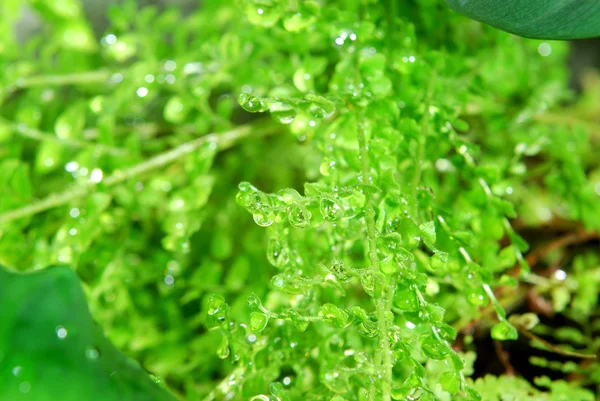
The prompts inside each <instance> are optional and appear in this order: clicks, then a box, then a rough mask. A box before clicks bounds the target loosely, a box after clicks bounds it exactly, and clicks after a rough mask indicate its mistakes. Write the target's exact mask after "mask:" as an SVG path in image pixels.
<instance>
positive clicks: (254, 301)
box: [248, 294, 262, 310]
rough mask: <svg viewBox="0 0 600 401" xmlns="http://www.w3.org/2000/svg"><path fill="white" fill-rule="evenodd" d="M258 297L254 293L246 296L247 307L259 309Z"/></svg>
mask: <svg viewBox="0 0 600 401" xmlns="http://www.w3.org/2000/svg"><path fill="white" fill-rule="evenodd" d="M261 305H262V304H261V302H260V299H259V298H258V297H257V296H256V295H255V294H251V295H249V296H248V307H249V308H250V309H252V310H255V309H259V308H260V306H261Z"/></svg>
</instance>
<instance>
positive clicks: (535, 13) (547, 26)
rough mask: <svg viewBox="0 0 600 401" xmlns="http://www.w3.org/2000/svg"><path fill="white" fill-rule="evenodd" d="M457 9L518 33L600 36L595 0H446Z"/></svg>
mask: <svg viewBox="0 0 600 401" xmlns="http://www.w3.org/2000/svg"><path fill="white" fill-rule="evenodd" d="M446 2H447V3H448V4H449V5H450V7H451V8H453V9H454V10H456V11H458V12H460V13H462V14H465V15H466V16H468V17H470V18H473V19H475V20H477V21H480V22H483V23H486V24H489V25H492V26H494V27H496V28H499V29H502V30H504V31H507V32H510V33H514V34H515V35H519V36H525V37H529V38H538V39H581V38H590V37H594V36H600V3H599V2H597V1H595V0H527V1H523V0H446Z"/></svg>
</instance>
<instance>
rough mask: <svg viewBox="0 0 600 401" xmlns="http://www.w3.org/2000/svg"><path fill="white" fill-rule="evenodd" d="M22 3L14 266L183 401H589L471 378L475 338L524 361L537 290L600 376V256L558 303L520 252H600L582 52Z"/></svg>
mask: <svg viewBox="0 0 600 401" xmlns="http://www.w3.org/2000/svg"><path fill="white" fill-rule="evenodd" d="M28 4H29V5H30V6H31V7H33V8H34V9H35V10H36V12H37V13H38V14H39V16H40V17H41V18H42V19H43V29H42V31H41V32H39V34H37V35H35V36H34V37H32V38H31V39H29V40H28V41H27V42H26V43H19V42H18V41H17V40H16V38H15V35H14V30H13V28H14V27H13V23H14V21H15V19H16V17H17V16H18V15H19V12H20V10H21V6H23V1H21V0H18V1H17V0H4V1H3V2H2V3H1V4H0V29H1V30H2V41H1V42H0V71H1V72H0V105H1V107H0V191H1V194H2V196H1V197H0V264H2V265H5V266H7V267H8V268H9V269H11V270H14V271H32V270H40V269H44V268H46V267H48V266H51V265H53V264H57V263H60V264H67V265H69V266H71V267H72V268H73V270H74V271H75V272H76V273H77V275H78V277H79V278H80V280H81V282H82V284H83V286H84V288H85V294H86V296H87V300H88V302H89V305H90V309H91V313H92V316H93V317H94V319H95V320H96V321H97V322H98V323H99V325H100V326H101V327H102V329H103V331H104V332H105V333H106V335H107V337H108V338H109V339H110V341H111V342H112V343H113V344H114V345H115V346H116V347H117V348H118V349H119V350H121V351H122V352H124V353H125V354H127V355H129V356H131V357H133V358H134V359H136V360H137V361H139V362H140V364H141V365H142V366H143V367H144V368H145V369H147V370H148V371H149V372H151V373H152V374H153V375H156V376H158V377H161V378H162V379H164V381H165V382H166V384H167V386H168V387H169V388H170V389H171V390H172V391H173V392H174V393H176V394H178V395H180V396H181V398H184V399H188V400H221V399H223V400H225V399H227V400H230V399H236V400H247V399H254V400H297V399H306V400H333V401H341V400H361V401H362V400H369V401H372V400H384V401H388V400H390V399H396V400H409V399H410V400H416V399H419V400H421V401H426V400H450V399H452V400H479V399H484V400H497V399H499V397H500V395H498V394H499V393H502V394H504V393H505V391H506V389H507V388H510V389H511V390H510V391H513V390H514V391H513V392H512V393H511V394H514V395H513V396H512V397H513V398H514V399H519V400H563V399H578V400H588V399H592V398H591V397H592V393H591V392H590V391H589V388H594V387H595V386H598V384H600V373H599V372H600V369H599V367H598V364H597V363H594V362H591V363H587V364H585V365H578V364H577V363H579V361H577V360H576V362H574V363H576V366H577V370H580V371H581V374H580V375H578V376H576V377H575V378H573V377H570V378H569V380H570V382H569V383H568V384H567V382H564V381H555V382H552V381H550V379H548V378H541V379H540V381H539V383H537V385H538V386H540V387H546V388H547V389H548V391H543V392H541V391H538V390H534V388H533V386H532V384H530V383H528V382H527V381H526V380H525V379H524V378H520V377H512V378H511V377H506V376H499V377H492V376H488V377H486V378H483V379H478V380H476V381H475V380H473V379H472V378H471V376H472V375H474V374H475V375H476V376H477V377H480V376H482V375H483V374H484V373H486V372H474V371H473V361H474V359H475V358H476V352H477V351H478V350H477V348H476V346H475V345H474V343H473V342H472V341H471V340H472V336H471V334H472V333H471V332H470V331H469V329H468V328H469V327H471V326H470V325H472V324H473V322H477V323H478V325H479V326H481V327H482V328H483V330H485V331H486V333H487V331H489V332H490V333H491V336H492V337H493V338H494V339H496V340H512V339H515V338H516V337H517V335H518V334H517V328H516V327H514V326H513V325H512V324H511V323H510V322H509V320H508V318H507V312H506V311H508V312H509V313H510V312H512V309H514V302H515V300H516V301H517V302H518V301H519V300H522V299H523V296H522V292H523V291H524V290H527V289H530V288H533V290H535V291H538V292H539V293H540V294H541V296H548V297H550V299H552V300H553V307H554V310H555V313H558V314H563V315H564V316H567V317H569V318H570V319H573V321H575V322H576V325H571V326H569V327H572V330H570V329H569V330H567V331H563V332H560V331H555V332H552V333H550V335H551V336H556V337H557V338H558V340H559V341H564V340H562V339H561V338H565V339H567V340H568V342H572V341H574V339H580V340H581V341H580V342H579V343H577V342H575V343H574V345H569V344H567V345H566V346H567V347H570V346H575V347H576V348H575V349H576V350H577V351H579V352H581V353H594V352H597V350H598V343H597V341H596V340H593V341H592V340H591V339H592V338H593V337H594V330H597V329H598V324H599V323H598V319H597V312H598V311H597V305H596V303H597V302H596V298H595V297H597V289H598V287H599V286H600V277H599V272H600V267H599V266H598V260H597V255H596V254H594V253H593V252H592V253H591V254H589V255H588V254H587V253H582V254H581V255H578V256H577V257H576V258H575V259H574V260H571V259H572V258H569V257H568V255H567V256H566V261H565V257H564V256H561V255H562V253H561V255H558V256H557V255H555V254H550V255H546V256H547V257H545V258H544V260H543V261H542V262H543V263H548V264H549V265H551V264H552V263H559V264H560V263H561V262H560V261H561V260H563V262H562V263H566V265H565V267H564V269H565V270H566V272H565V271H563V273H564V274H565V277H566V279H565V277H563V276H562V275H558V276H556V277H554V276H553V277H546V276H544V275H542V274H538V272H537V271H536V270H533V271H530V266H528V263H527V260H526V258H525V257H526V256H527V252H528V244H527V242H526V241H525V239H523V236H522V235H521V234H523V233H526V232H527V230H530V231H534V232H538V231H539V230H541V232H544V229H545V228H546V227H553V226H555V225H556V224H555V223H556V222H557V221H558V222H566V225H567V227H577V228H581V227H583V229H587V230H597V229H598V228H600V202H598V196H599V195H598V194H599V192H600V189H599V188H600V184H599V183H600V169H599V166H598V160H597V158H596V157H594V156H595V154H596V152H597V149H598V142H597V141H598V135H599V134H600V130H599V127H598V124H597V121H596V120H595V118H597V116H596V115H595V114H594V113H595V112H596V111H597V108H598V105H600V99H599V98H598V93H600V91H598V88H600V85H598V82H597V80H596V81H595V80H594V79H593V77H592V79H590V80H589V83H588V89H587V91H585V92H584V94H583V95H582V97H581V98H579V99H576V100H575V99H573V98H572V96H571V94H570V92H569V90H568V89H567V87H566V82H567V71H566V68H565V62H564V61H565V56H566V51H567V46H566V44H565V43H559V42H541V41H532V40H526V39H522V38H517V37H514V36H510V35H508V34H505V33H503V32H499V31H496V30H494V29H492V28H489V27H485V26H482V25H481V24H479V23H477V22H474V21H469V20H467V19H465V18H464V17H461V16H459V15H457V14H455V13H453V12H451V11H450V10H448V9H447V8H446V7H445V6H444V5H443V3H442V2H441V1H439V0H426V1H425V0H422V1H419V2H418V4H415V2H413V1H410V0H388V1H374V0H337V1H325V0H322V1H294V0H292V1H281V0H235V1H234V0H227V1H225V0H211V1H205V2H204V3H203V5H202V7H200V8H199V9H198V10H197V11H195V12H193V13H191V14H189V15H185V16H184V15H181V14H180V12H179V11H178V10H177V9H174V8H173V9H167V10H164V11H160V12H159V11H158V10H157V9H156V8H153V7H145V8H142V9H138V8H137V7H136V4H135V2H133V1H126V2H125V3H123V4H122V5H120V6H114V7H112V8H111V9H110V10H109V13H108V15H109V18H110V26H109V28H107V30H106V32H103V33H102V34H101V35H100V36H98V37H97V36H96V35H95V34H94V33H93V31H92V30H91V28H90V27H89V24H88V22H87V21H86V19H85V18H84V16H83V13H82V8H81V5H80V3H79V2H78V1H77V0H36V1H33V0H32V1H30V2H29V3H28ZM211 133H212V134H211ZM238 184H239V187H238ZM248 212H250V215H249V214H248ZM263 227H264V228H263ZM536 230H538V231H536ZM549 232H550V231H549ZM523 235H524V234H523ZM538 239H539V238H537V237H536V236H534V237H533V240H534V241H535V240H538ZM546 259H548V260H546ZM571 262H572V263H571ZM515 265H518V266H520V267H519V269H520V273H521V274H520V275H518V274H512V275H511V274H506V273H507V272H508V270H509V269H511V268H512V267H513V266H515ZM514 271H516V270H515V269H513V270H512V272H513V273H514ZM561 271H562V270H561ZM515 276H518V278H517V279H516V278H515ZM10 307H14V306H10ZM32 319H35V316H32ZM544 327H545V326H544V325H539V326H538V327H536V328H534V329H533V330H534V331H535V330H539V333H538V334H539V335H544V332H543V330H544ZM565 328H568V327H567V326H565ZM550 331H551V330H550ZM559 333H563V334H559ZM486 335H487V334H486ZM561 336H566V337H561ZM547 338H548V337H547ZM459 340H460V341H459ZM56 341H58V340H56ZM552 341H554V339H552ZM459 344H462V346H459ZM1 346H5V347H6V346H10V345H6V344H4V345H3V344H0V347H1ZM453 346H454V347H453ZM549 358H550V359H552V357H551V356H550V357H549ZM544 360H545V361H546V362H543V361H541V360H535V361H534V362H536V363H537V364H538V365H540V364H543V363H551V362H555V361H552V360H548V359H544ZM6 363H7V362H6V360H1V359H0V364H1V365H2V369H7V368H11V369H12V367H8V366H5V365H4V364H6ZM40 363H44V362H43V361H40ZM0 377H2V376H0ZM31 386H32V388H33V386H35V383H34V382H32V383H31ZM584 386H587V387H585V388H584ZM11 394H12V393H11ZM536 397H537V398H536ZM565 397H566V398H565Z"/></svg>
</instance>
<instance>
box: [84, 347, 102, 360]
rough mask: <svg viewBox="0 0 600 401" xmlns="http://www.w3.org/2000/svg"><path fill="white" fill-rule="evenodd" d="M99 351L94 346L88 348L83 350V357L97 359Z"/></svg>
mask: <svg viewBox="0 0 600 401" xmlns="http://www.w3.org/2000/svg"><path fill="white" fill-rule="evenodd" d="M99 355H100V353H99V352H98V350H97V349H96V348H88V349H86V350H85V357H86V358H87V359H97V358H98V356H99Z"/></svg>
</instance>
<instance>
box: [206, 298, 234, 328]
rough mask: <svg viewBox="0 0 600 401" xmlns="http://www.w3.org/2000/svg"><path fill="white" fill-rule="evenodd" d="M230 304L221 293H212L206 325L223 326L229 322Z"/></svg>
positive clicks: (212, 326) (210, 326) (211, 326)
mask: <svg viewBox="0 0 600 401" xmlns="http://www.w3.org/2000/svg"><path fill="white" fill-rule="evenodd" d="M228 312H229V305H227V304H226V303H225V299H224V298H223V297H222V296H220V295H211V296H210V298H209V299H208V314H207V316H206V326H207V327H208V328H209V329H216V328H219V327H223V326H224V325H225V324H226V323H227V315H228Z"/></svg>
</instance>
